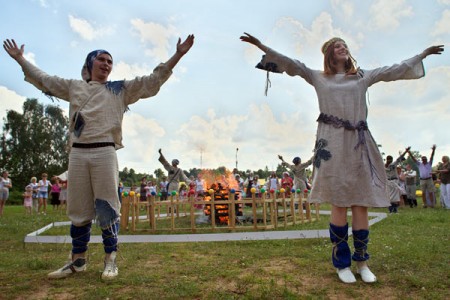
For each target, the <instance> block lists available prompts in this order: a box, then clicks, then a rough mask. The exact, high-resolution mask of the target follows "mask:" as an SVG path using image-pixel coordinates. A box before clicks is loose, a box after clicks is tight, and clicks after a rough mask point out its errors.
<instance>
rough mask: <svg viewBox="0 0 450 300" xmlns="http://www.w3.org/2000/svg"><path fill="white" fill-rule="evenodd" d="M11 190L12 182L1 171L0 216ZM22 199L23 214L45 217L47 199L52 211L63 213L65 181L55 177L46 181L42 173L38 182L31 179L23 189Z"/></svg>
mask: <svg viewBox="0 0 450 300" xmlns="http://www.w3.org/2000/svg"><path fill="white" fill-rule="evenodd" d="M11 188H12V180H11V178H9V173H8V171H3V173H2V177H1V179H0V216H1V215H2V214H3V207H4V205H5V203H6V201H7V200H8V198H9V191H10V189H11ZM49 196H50V197H49ZM22 197H23V206H24V208H25V213H26V214H28V215H31V214H42V215H46V214H47V204H48V199H50V205H52V207H53V210H55V211H56V210H59V211H61V212H64V210H65V207H66V200H67V180H66V179H64V180H62V179H61V178H59V177H58V176H56V175H55V176H52V178H51V179H50V180H48V175H47V173H42V175H41V179H40V180H39V181H38V180H37V178H36V177H31V179H30V182H29V184H27V185H26V186H25V187H24V191H23V194H22Z"/></svg>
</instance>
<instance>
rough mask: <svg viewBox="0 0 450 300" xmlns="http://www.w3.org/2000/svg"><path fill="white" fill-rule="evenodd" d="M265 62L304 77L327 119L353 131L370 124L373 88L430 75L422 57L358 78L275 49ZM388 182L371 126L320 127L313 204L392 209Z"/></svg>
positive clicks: (266, 57)
mask: <svg viewBox="0 0 450 300" xmlns="http://www.w3.org/2000/svg"><path fill="white" fill-rule="evenodd" d="M266 63H275V64H276V65H277V68H278V71H279V72H281V73H283V72H286V73H287V74H288V75H290V76H296V75H298V76H301V77H302V78H303V79H305V80H306V82H308V83H309V84H311V85H312V86H313V87H314V88H315V90H316V94H317V97H318V101H319V110H320V112H321V113H322V114H326V115H327V116H333V117H337V118H338V119H339V120H341V121H343V122H345V121H348V122H349V123H348V124H350V125H352V126H357V124H358V122H360V121H364V122H365V121H366V119H367V103H366V92H367V89H368V88H369V87H370V86H371V85H372V84H374V83H377V82H379V81H394V80H399V79H417V78H420V77H423V76H424V75H425V72H424V68H423V64H422V58H421V57H420V56H418V55H417V56H415V57H413V58H411V59H408V60H405V61H403V62H401V63H400V64H395V65H392V66H389V67H381V68H376V69H372V70H359V71H358V73H357V74H355V75H346V74H335V75H325V74H324V72H323V71H319V70H312V69H310V68H308V67H307V66H306V65H305V64H303V63H302V62H300V61H298V60H295V59H291V58H289V57H286V56H284V55H282V54H279V53H277V52H276V51H274V50H272V49H268V51H267V52H266V55H265V57H264V59H263V61H262V64H263V65H264V64H266ZM386 180H387V179H386V174H385V170H384V164H383V160H382V157H381V154H380V152H379V149H378V147H377V143H376V142H375V140H374V139H373V137H372V135H371V133H370V131H369V130H368V128H367V127H366V128H365V129H362V130H348V129H345V128H344V127H339V126H334V125H333V124H325V123H324V122H319V124H318V128H317V135H316V147H315V156H314V171H313V187H312V190H311V193H310V196H309V201H311V202H318V203H320V202H328V203H332V204H333V205H335V206H338V207H351V206H365V207H387V206H389V200H388V196H387V193H386Z"/></svg>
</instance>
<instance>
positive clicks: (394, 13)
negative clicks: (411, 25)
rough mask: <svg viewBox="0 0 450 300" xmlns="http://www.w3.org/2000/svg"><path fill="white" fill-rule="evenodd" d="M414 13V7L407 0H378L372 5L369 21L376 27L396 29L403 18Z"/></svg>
mask: <svg viewBox="0 0 450 300" xmlns="http://www.w3.org/2000/svg"><path fill="white" fill-rule="evenodd" d="M413 15H414V12H413V9H412V7H411V6H409V5H408V3H407V1H405V0H377V1H375V3H374V4H372V6H371V7H370V16H371V20H370V21H369V23H370V24H371V26H373V27H374V28H375V29H380V30H395V29H396V28H397V27H398V26H399V25H400V21H401V19H403V18H407V17H411V16H413Z"/></svg>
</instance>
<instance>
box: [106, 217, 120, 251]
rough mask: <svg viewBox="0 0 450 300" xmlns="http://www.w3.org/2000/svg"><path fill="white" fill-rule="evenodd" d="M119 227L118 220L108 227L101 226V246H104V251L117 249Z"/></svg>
mask: <svg viewBox="0 0 450 300" xmlns="http://www.w3.org/2000/svg"><path fill="white" fill-rule="evenodd" d="M119 227H120V226H119V222H117V223H114V224H112V225H111V226H110V227H108V228H105V229H103V228H102V238H103V247H104V248H105V253H111V252H113V251H117V243H118V234H119Z"/></svg>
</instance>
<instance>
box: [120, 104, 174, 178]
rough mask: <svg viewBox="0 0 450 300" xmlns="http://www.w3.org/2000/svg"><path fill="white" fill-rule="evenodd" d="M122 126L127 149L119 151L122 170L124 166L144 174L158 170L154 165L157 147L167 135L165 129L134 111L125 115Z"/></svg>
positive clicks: (124, 143)
mask: <svg viewBox="0 0 450 300" xmlns="http://www.w3.org/2000/svg"><path fill="white" fill-rule="evenodd" d="M122 125H123V127H122V135H123V142H122V143H123V145H124V146H125V148H124V149H120V150H119V151H117V155H118V159H119V165H120V166H122V167H121V169H122V168H123V167H124V166H126V167H128V168H133V169H135V170H136V171H142V172H144V171H146V172H149V171H150V170H154V169H157V168H155V165H154V162H155V153H157V149H156V147H157V145H159V142H158V141H159V140H160V139H161V138H162V137H164V135H165V134H166V132H165V130H164V128H162V127H161V125H159V124H158V122H157V121H156V120H154V119H146V118H144V117H143V116H142V115H140V114H137V113H134V112H133V111H130V112H127V113H125V115H124V118H123V123H122ZM156 159H157V158H156Z"/></svg>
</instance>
